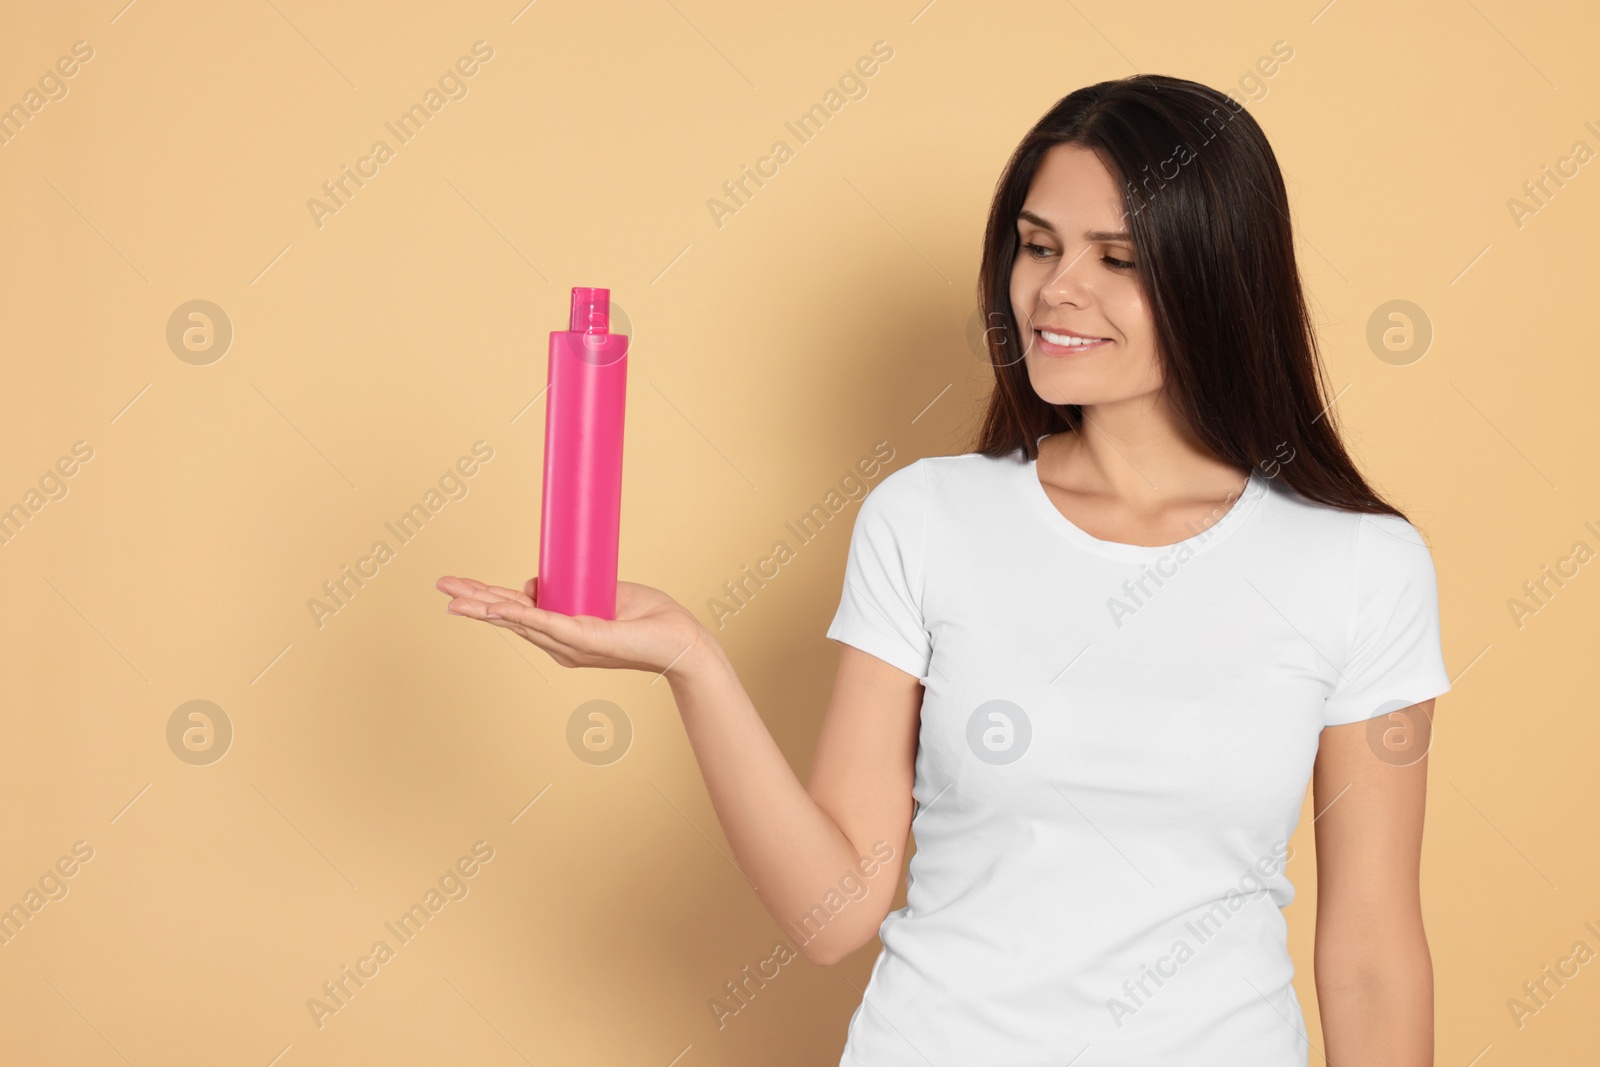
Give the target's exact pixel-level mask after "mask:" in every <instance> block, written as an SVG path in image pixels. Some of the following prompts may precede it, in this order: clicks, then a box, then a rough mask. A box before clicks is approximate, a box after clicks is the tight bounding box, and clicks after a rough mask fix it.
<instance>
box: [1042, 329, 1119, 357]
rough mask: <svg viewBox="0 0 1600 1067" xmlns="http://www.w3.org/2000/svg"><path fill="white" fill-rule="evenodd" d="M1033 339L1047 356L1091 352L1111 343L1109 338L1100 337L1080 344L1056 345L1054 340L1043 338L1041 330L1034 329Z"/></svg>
mask: <svg viewBox="0 0 1600 1067" xmlns="http://www.w3.org/2000/svg"><path fill="white" fill-rule="evenodd" d="M1057 336H1058V337H1059V336H1060V335H1059V334H1057ZM1033 339H1034V344H1035V345H1037V346H1038V349H1039V351H1040V352H1043V353H1044V354H1045V355H1047V356H1072V355H1077V354H1078V353H1079V352H1093V351H1095V350H1096V349H1099V348H1104V347H1105V346H1106V345H1108V344H1110V343H1111V342H1110V341H1109V340H1107V339H1105V338H1101V339H1100V340H1098V341H1092V342H1089V343H1087V344H1081V345H1058V344H1055V343H1054V342H1051V341H1047V340H1045V337H1044V331H1043V330H1034V331H1033Z"/></svg>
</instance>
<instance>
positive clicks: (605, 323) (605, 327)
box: [567, 286, 611, 333]
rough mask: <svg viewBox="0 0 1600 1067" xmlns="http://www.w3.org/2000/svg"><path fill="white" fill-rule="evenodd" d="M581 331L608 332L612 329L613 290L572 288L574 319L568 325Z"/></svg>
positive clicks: (569, 327) (571, 328)
mask: <svg viewBox="0 0 1600 1067" xmlns="http://www.w3.org/2000/svg"><path fill="white" fill-rule="evenodd" d="M567 328H568V329H569V330H573V331H575V332H579V333H607V332H609V331H610V329H611V290H610V289H589V288H584V287H582V286H573V288H572V320H571V325H570V326H568V327H567Z"/></svg>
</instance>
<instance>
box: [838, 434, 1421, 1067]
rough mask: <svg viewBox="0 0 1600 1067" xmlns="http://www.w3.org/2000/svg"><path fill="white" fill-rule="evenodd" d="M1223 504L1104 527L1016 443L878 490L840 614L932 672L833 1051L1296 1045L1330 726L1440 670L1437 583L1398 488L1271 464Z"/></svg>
mask: <svg viewBox="0 0 1600 1067" xmlns="http://www.w3.org/2000/svg"><path fill="white" fill-rule="evenodd" d="M1291 462H1292V460H1291ZM1219 513H1220V517H1218V518H1216V519H1215V521H1214V522H1212V523H1211V524H1210V525H1209V526H1207V527H1204V528H1203V529H1202V528H1198V527H1197V530H1198V532H1197V533H1196V534H1195V535H1194V536H1193V537H1191V538H1189V539H1188V540H1186V541H1183V542H1180V543H1178V544H1175V545H1164V546H1156V547H1145V546H1138V545H1129V544H1123V543H1119V542H1112V541H1103V540H1100V539H1098V538H1095V537H1093V536H1091V535H1090V534H1088V533H1087V532H1085V531H1084V530H1082V529H1080V528H1079V527H1077V526H1075V525H1074V524H1073V523H1071V522H1070V521H1069V520H1068V519H1067V518H1066V517H1065V516H1063V515H1062V514H1061V513H1060V511H1058V510H1057V509H1056V507H1055V505H1054V503H1052V501H1051V500H1050V497H1049V496H1048V495H1047V494H1046V493H1045V490H1044V487H1043V486H1042V485H1041V484H1040V483H1039V480H1038V472H1037V465H1036V463H1034V462H1027V461H1025V460H1024V459H1023V457H1022V452H1021V450H1020V449H1019V450H1017V451H1015V452H1013V453H1011V454H1010V455H1009V456H1007V457H1005V458H1000V459H996V458H991V457H988V456H984V455H981V454H978V453H972V454H967V455H961V456H939V457H930V458H926V459H921V460H917V461H916V462H913V463H911V464H910V465H908V466H906V467H904V468H902V469H900V470H897V471H895V472H893V473H892V474H890V475H888V476H887V477H885V478H884V480H883V481H882V482H880V483H879V484H878V485H877V486H875V487H874V488H873V489H872V490H871V491H870V492H869V493H868V495H867V496H866V498H865V499H864V500H863V501H862V503H861V509H860V512H859V514H858V515H857V517H856V521H855V527H854V530H853V531H852V533H851V539H850V549H849V556H848V560H847V563H846V569H845V582H844V589H843V594H842V596H841V599H840V603H839V608H838V612H837V614H836V615H835V616H834V619H833V622H832V624H831V625H830V626H829V628H828V636H829V637H831V638H834V639H836V640H839V641H842V642H845V643H847V644H850V645H853V646H855V647H857V648H860V649H862V650H864V651H866V652H868V653H871V654H872V655H874V656H876V657H878V658H879V659H882V660H885V661H887V662H888V663H891V664H893V665H894V666H896V667H899V668H901V669H902V670H905V671H907V672H909V673H911V674H914V675H916V676H917V677H918V678H919V679H921V680H922V683H923V686H924V688H925V691H924V695H923V701H922V723H921V728H920V740H919V745H918V748H917V756H916V780H915V785H914V788H913V796H914V798H915V801H916V808H915V815H914V818H913V821H912V830H913V832H914V834H915V838H916V845H917V849H916V854H915V855H914V856H913V857H912V860H911V863H910V865H909V867H908V868H907V879H908V884H907V892H906V897H907V902H906V906H905V907H903V908H901V909H899V910H898V911H894V912H892V913H890V914H889V916H888V917H887V918H886V919H885V920H884V922H883V924H882V926H881V927H880V928H879V937H880V939H881V940H882V942H883V951H882V953H881V954H880V955H879V956H878V959H877V962H876V964H874V966H873V969H872V977H871V980H870V981H869V982H868V984H867V988H866V993H865V998H864V1001H863V1003H862V1005H861V1006H860V1007H859V1008H857V1010H856V1012H855V1015H854V1016H853V1017H852V1019H851V1020H850V1029H849V1038H848V1041H847V1043H846V1046H845V1050H844V1057H843V1058H842V1059H841V1060H840V1064H841V1067H900V1065H904V1067H929V1065H930V1064H931V1065H933V1067H972V1065H975V1064H983V1065H986V1067H987V1065H996V1064H1003V1065H1006V1067H1034V1065H1037V1067H1045V1065H1049V1067H1064V1065H1066V1064H1069V1063H1070V1064H1072V1065H1073V1067H1124V1065H1127V1067H1132V1065H1138V1067H1150V1065H1152V1064H1158V1063H1159V1064H1181V1065H1183V1067H1210V1065H1216V1067H1238V1065H1240V1064H1249V1065H1250V1067H1305V1064H1306V1062H1307V1051H1306V1049H1307V1039H1306V1036H1305V1019H1304V1016H1303V1014H1302V1012H1301V1007H1300V1003H1299V1000H1298V998H1297V997H1296V996H1295V993H1294V988H1293V986H1292V985H1291V984H1290V978H1291V976H1292V975H1293V973H1294V967H1293V964H1292V962H1291V960H1290V958H1289V952H1288V948H1287V944H1286V924H1285V921H1284V918H1283V914H1282V911H1281V909H1282V908H1283V907H1285V906H1287V905H1288V904H1289V903H1290V901H1292V900H1293V899H1294V892H1295V891H1294V886H1293V885H1292V884H1291V883H1290V881H1289V879H1288V878H1287V877H1286V875H1285V873H1284V866H1285V860H1286V857H1287V841H1288V839H1289V837H1290V835H1291V834H1292V833H1293V831H1294V828H1295V824H1296V823H1297V822H1298V820H1299V816H1300V810H1301V805H1302V803H1303V801H1304V798H1305V795H1306V787H1307V783H1308V781H1309V779H1310V775H1311V769H1312V762H1313V761H1314V760H1315V758H1316V755H1317V743H1318V734H1319V732H1320V731H1321V730H1322V728H1323V727H1324V726H1329V725H1335V724H1340V723H1350V722H1356V721H1358V720H1362V719H1372V718H1373V717H1375V716H1377V715H1379V714H1382V713H1385V712H1388V711H1392V710H1395V709H1397V708H1399V707H1403V706H1406V705H1409V704H1414V703H1418V702H1420V701H1424V700H1427V699H1428V698H1429V697H1434V696H1438V695H1439V694H1441V693H1445V692H1447V691H1448V690H1449V689H1450V678H1449V676H1448V674H1447V673H1446V671H1445V665H1444V659H1443V655H1442V653H1441V649H1440V638H1439V605H1438V590H1437V585H1436V578H1435V574H1434V569H1433V561H1432V557H1431V556H1430V554H1429V552H1428V548H1427V546H1426V544H1425V543H1424V542H1423V540H1422V538H1421V536H1420V535H1419V534H1418V532H1417V531H1416V529H1415V528H1414V527H1413V526H1412V525H1411V524H1410V523H1408V522H1406V521H1405V520H1403V519H1400V518H1397V517H1395V516H1390V515H1365V514H1357V513H1354V512H1348V511H1343V510H1340V509H1337V508H1331V507H1327V506H1324V505H1320V504H1315V503H1312V502H1311V501H1308V500H1306V499H1305V498H1304V497H1301V496H1300V495H1299V494H1297V493H1295V492H1294V491H1293V490H1291V489H1290V488H1289V487H1288V486H1287V485H1285V484H1284V483H1283V482H1282V480H1281V479H1269V478H1267V477H1265V476H1263V475H1262V474H1261V473H1260V472H1254V473H1252V475H1251V477H1250V481H1249V483H1248V485H1247V487H1246V488H1245V490H1244V491H1243V493H1242V494H1241V495H1240V496H1239V497H1238V498H1237V499H1236V500H1235V501H1234V502H1233V503H1232V505H1231V506H1228V507H1227V510H1226V511H1225V512H1223V511H1222V509H1219ZM1374 725H1376V724H1374Z"/></svg>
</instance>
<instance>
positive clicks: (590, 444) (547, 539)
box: [536, 287, 628, 619]
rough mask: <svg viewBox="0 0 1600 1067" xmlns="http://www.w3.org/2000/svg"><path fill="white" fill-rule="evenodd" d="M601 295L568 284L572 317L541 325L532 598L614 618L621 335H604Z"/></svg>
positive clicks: (607, 319) (624, 356) (624, 361)
mask: <svg viewBox="0 0 1600 1067" xmlns="http://www.w3.org/2000/svg"><path fill="white" fill-rule="evenodd" d="M610 328H611V291H610V290H609V289H587V288H577V287H575V288H574V289H573V290H572V322H571V324H570V326H569V328H568V329H566V330H552V331H550V376H549V385H548V388H547V389H546V392H545V416H544V492H543V500H542V501H541V505H540V515H539V584H538V598H537V601H536V602H537V604H538V606H539V607H541V608H543V609H545V610H546V611H559V612H561V613H562V614H563V615H592V616H595V617H597V618H601V619H615V618H616V617H617V540H618V535H619V532H620V530H621V514H622V407H623V398H624V395H625V387H626V385H627V382H628V336H627V335H626V334H620V333H612V332H610Z"/></svg>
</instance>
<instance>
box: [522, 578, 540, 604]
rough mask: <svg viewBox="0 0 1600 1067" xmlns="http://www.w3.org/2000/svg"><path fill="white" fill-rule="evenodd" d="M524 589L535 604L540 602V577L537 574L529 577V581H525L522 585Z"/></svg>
mask: <svg viewBox="0 0 1600 1067" xmlns="http://www.w3.org/2000/svg"><path fill="white" fill-rule="evenodd" d="M522 591H523V592H524V593H526V594H527V595H528V599H529V600H531V601H533V602H534V603H535V604H537V603H538V602H539V578H538V576H537V575H535V576H534V577H532V578H529V579H528V580H527V582H526V583H524V585H523V586H522Z"/></svg>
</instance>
